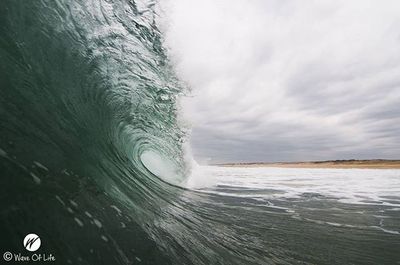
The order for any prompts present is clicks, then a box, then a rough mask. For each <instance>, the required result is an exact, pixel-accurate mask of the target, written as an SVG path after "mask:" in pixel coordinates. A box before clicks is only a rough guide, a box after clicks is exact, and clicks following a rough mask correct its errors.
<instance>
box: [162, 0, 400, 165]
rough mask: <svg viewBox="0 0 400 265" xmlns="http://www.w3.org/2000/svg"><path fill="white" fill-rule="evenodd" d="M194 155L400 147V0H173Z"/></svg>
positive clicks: (305, 156) (342, 152)
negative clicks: (190, 91) (188, 87)
mask: <svg viewBox="0 0 400 265" xmlns="http://www.w3.org/2000/svg"><path fill="white" fill-rule="evenodd" d="M163 10H164V12H165V13H164V14H165V16H166V20H165V21H163V25H164V26H165V28H164V31H165V36H166V45H167V46H168V47H169V52H170V55H171V57H172V59H173V61H174V64H175V66H176V70H177V72H178V75H179V76H180V78H181V79H182V80H184V81H185V82H186V83H187V84H188V85H189V86H190V87H191V89H192V95H191V96H190V97H188V98H186V99H184V100H183V108H184V113H185V115H186V119H187V120H189V121H190V122H191V123H192V126H193V132H192V140H191V141H192V148H193V151H194V154H195V156H196V158H197V159H198V160H200V161H204V160H207V159H210V160H211V162H225V161H293V160H324V159H349V158H400V31H399V29H400V12H399V10H400V2H398V1H384V2H382V1H376V0H374V1H368V0H359V1H357V0H354V1H344V0H343V1H337V0H335V1H333V0H332V1H327V0H326V1H306V2H304V1H294V0H293V1H292V0H276V1H274V0H252V1H246V0H229V1H228V0H220V1H215V0H203V1H193V0H174V1H171V2H169V3H168V4H166V5H165V6H163Z"/></svg>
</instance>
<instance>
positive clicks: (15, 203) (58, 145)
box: [0, 0, 400, 265]
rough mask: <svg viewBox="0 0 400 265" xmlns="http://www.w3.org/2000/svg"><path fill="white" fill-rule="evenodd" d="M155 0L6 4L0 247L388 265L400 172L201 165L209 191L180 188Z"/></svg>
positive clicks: (0, 101) (170, 260)
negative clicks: (32, 237) (27, 240)
mask: <svg viewBox="0 0 400 265" xmlns="http://www.w3.org/2000/svg"><path fill="white" fill-rule="evenodd" d="M154 6H155V3H154V2H149V1H142V2H138V1H136V2H134V1H105V0H104V1H97V0H93V1H78V0H75V1H62V0H52V1H50V0H48V1H40V0H37V1H33V0H32V1H26V0H12V1H11V0H10V1H7V0H4V1H2V3H1V5H0V172H1V178H0V194H1V200H0V203H1V204H0V206H1V208H0V235H1V239H0V251H3V252H4V251H10V252H12V253H22V254H29V253H27V251H26V250H25V249H24V246H23V244H22V241H23V238H24V237H25V235H26V234H28V233H35V234H38V235H39V236H40V238H41V242H42V245H41V248H40V253H47V254H50V253H51V254H53V255H54V256H55V257H56V262H55V263H56V264H107V265H109V264H296V263H297V264H395V263H396V262H397V263H399V262H400V255H399V252H398V249H400V235H399V233H400V227H399V223H400V210H399V209H400V197H399V195H398V194H399V193H400V184H399V178H400V174H399V172H398V171H379V170H377V171H362V170H360V171H313V170H310V171H304V170H303V171H299V172H297V171H295V170H292V171H290V170H282V171H281V170H273V171H271V170H267V169H264V171H263V170H261V169H254V170H253V169H234V168H231V169H228V168H205V169H203V170H202V172H201V173H197V177H196V178H203V179H208V178H210V179H214V180H215V181H216V182H214V183H212V184H210V185H208V186H207V187H203V188H196V185H189V184H191V183H195V182H196V181H192V180H188V176H189V171H190V166H188V165H187V162H185V159H184V157H185V155H184V148H183V145H184V142H185V139H186V136H185V130H184V129H183V128H182V126H181V125H180V121H179V119H178V106H177V98H178V97H179V96H180V95H182V94H183V93H185V91H184V89H183V88H182V86H181V85H180V83H179V81H178V80H177V78H176V77H175V76H174V73H173V71H172V68H171V67H170V65H169V62H168V58H167V56H166V53H165V51H164V49H163V46H162V35H161V33H160V32H159V30H158V28H157V25H156V23H155V16H156V13H155V12H154V9H155V8H154ZM369 178H372V179H373V180H374V181H369V182H368V181H367V180H368V179H369ZM329 181H333V184H332V183H331V182H329ZM359 183H364V184H359ZM339 184H342V185H339ZM344 184H346V185H344ZM347 184H349V185H347ZM185 185H188V187H191V189H187V188H182V187H185ZM203 186H204V185H203ZM335 187H336V188H335ZM346 187H347V188H346Z"/></svg>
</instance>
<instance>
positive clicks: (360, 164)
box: [216, 159, 400, 169]
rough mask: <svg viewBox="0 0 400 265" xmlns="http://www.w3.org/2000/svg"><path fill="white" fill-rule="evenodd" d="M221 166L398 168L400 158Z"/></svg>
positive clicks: (222, 165) (399, 167) (227, 165)
mask: <svg viewBox="0 0 400 265" xmlns="http://www.w3.org/2000/svg"><path fill="white" fill-rule="evenodd" d="M216 166H221V167H282V168H370V169H400V160H385V159H371V160H355V159H352V160H327V161H306V162H270V163H268V162H254V163H224V164H216Z"/></svg>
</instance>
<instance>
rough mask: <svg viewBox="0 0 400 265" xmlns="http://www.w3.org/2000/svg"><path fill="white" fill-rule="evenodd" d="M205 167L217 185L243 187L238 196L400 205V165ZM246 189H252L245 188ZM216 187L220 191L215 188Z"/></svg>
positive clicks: (240, 188)
mask: <svg viewBox="0 0 400 265" xmlns="http://www.w3.org/2000/svg"><path fill="white" fill-rule="evenodd" d="M202 170H203V171H207V174H209V175H213V176H212V177H211V178H216V186H215V187H217V186H223V187H229V188H234V187H237V188H239V190H240V191H241V192H240V193H237V194H231V193H230V195H235V196H238V197H251V196H254V195H255V194H256V195H257V197H260V196H261V197H264V198H266V199H270V198H299V199H318V198H319V197H324V198H335V199H337V200H339V201H341V202H344V203H357V204H373V205H385V206H392V207H399V206H400V195H399V194H400V170H398V169H316V168H312V169H307V168H268V167H259V168H245V167H203V169H202ZM266 188H268V189H270V190H271V191H272V192H268V193H265V194H261V195H260V194H259V193H257V192H254V190H256V191H257V190H261V189H266ZM246 189H248V190H249V192H248V193H245V192H243V191H244V190H246ZM214 191H215V192H217V193H218V192H219V191H218V189H215V188H214ZM224 192H226V191H223V193H224ZM233 193H235V192H234V190H233ZM310 194H312V195H315V196H309V195H310ZM221 195H223V194H221ZM305 195H307V196H305Z"/></svg>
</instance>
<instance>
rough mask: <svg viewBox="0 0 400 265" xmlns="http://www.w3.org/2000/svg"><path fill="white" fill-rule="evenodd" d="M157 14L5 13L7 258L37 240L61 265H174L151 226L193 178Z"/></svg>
mask: <svg viewBox="0 0 400 265" xmlns="http://www.w3.org/2000/svg"><path fill="white" fill-rule="evenodd" d="M154 5H155V3H153V2H150V1H149V2H140V3H135V2H134V1H86V0H85V1H4V2H2V4H1V7H0V35H1V38H0V58H1V64H0V73H1V78H0V86H1V90H0V123H1V128H0V134H1V143H0V148H1V150H0V151H1V152H0V160H1V164H0V165H1V172H2V176H1V184H0V186H1V191H0V193H1V194H3V195H4V196H3V198H2V200H1V206H2V211H1V230H2V233H3V235H4V236H2V237H3V238H9V239H10V240H7V242H3V241H4V240H2V242H1V248H2V249H10V250H12V249H15V251H21V243H20V242H21V237H22V236H23V235H24V234H26V233H28V232H29V231H35V233H36V234H38V235H40V236H41V238H42V241H43V242H46V243H43V248H45V250H46V251H48V252H49V253H56V256H58V261H59V262H60V263H63V262H64V263H68V262H67V261H69V262H72V263H73V264H76V263H77V262H83V263H85V262H86V263H89V264H130V263H132V262H133V261H138V260H140V259H143V261H146V262H148V263H151V264H156V263H160V264H166V263H168V259H166V257H165V255H164V253H165V252H166V251H165V250H164V249H163V243H159V242H158V241H160V242H161V241H164V242H165V240H161V239H160V237H162V235H160V233H159V232H158V231H156V229H157V227H156V225H155V224H154V222H155V220H156V219H157V218H158V217H159V216H160V215H161V214H162V212H161V211H160V209H163V207H164V206H165V205H167V204H168V203H169V200H171V199H172V198H173V197H174V196H176V193H177V191H179V189H178V188H175V187H174V186H172V185H168V184H166V183H171V184H174V185H179V184H180V183H182V182H183V181H184V179H185V178H184V176H186V175H187V173H186V171H187V167H186V165H185V162H184V160H183V152H182V143H183V141H184V138H185V134H184V132H183V130H182V129H181V128H180V127H179V126H178V120H177V104H176V100H177V97H178V96H179V95H180V94H182V92H183V89H182V87H181V86H180V85H179V83H178V82H177V79H176V78H175V76H174V74H173V71H172V70H171V68H170V67H169V65H168V60H167V57H166V55H165V52H164V50H163V47H162V45H161V35H160V32H159V31H158V29H157V27H156V25H155V22H154V21H155V12H154V11H153V9H154ZM160 172H161V173H160ZM164 245H166V244H164ZM160 249H161V250H162V251H160ZM144 254H146V255H144ZM139 256H145V257H146V259H144V258H143V257H142V258H140V257H139ZM169 256H171V255H169ZM86 263H85V264H86Z"/></svg>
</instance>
